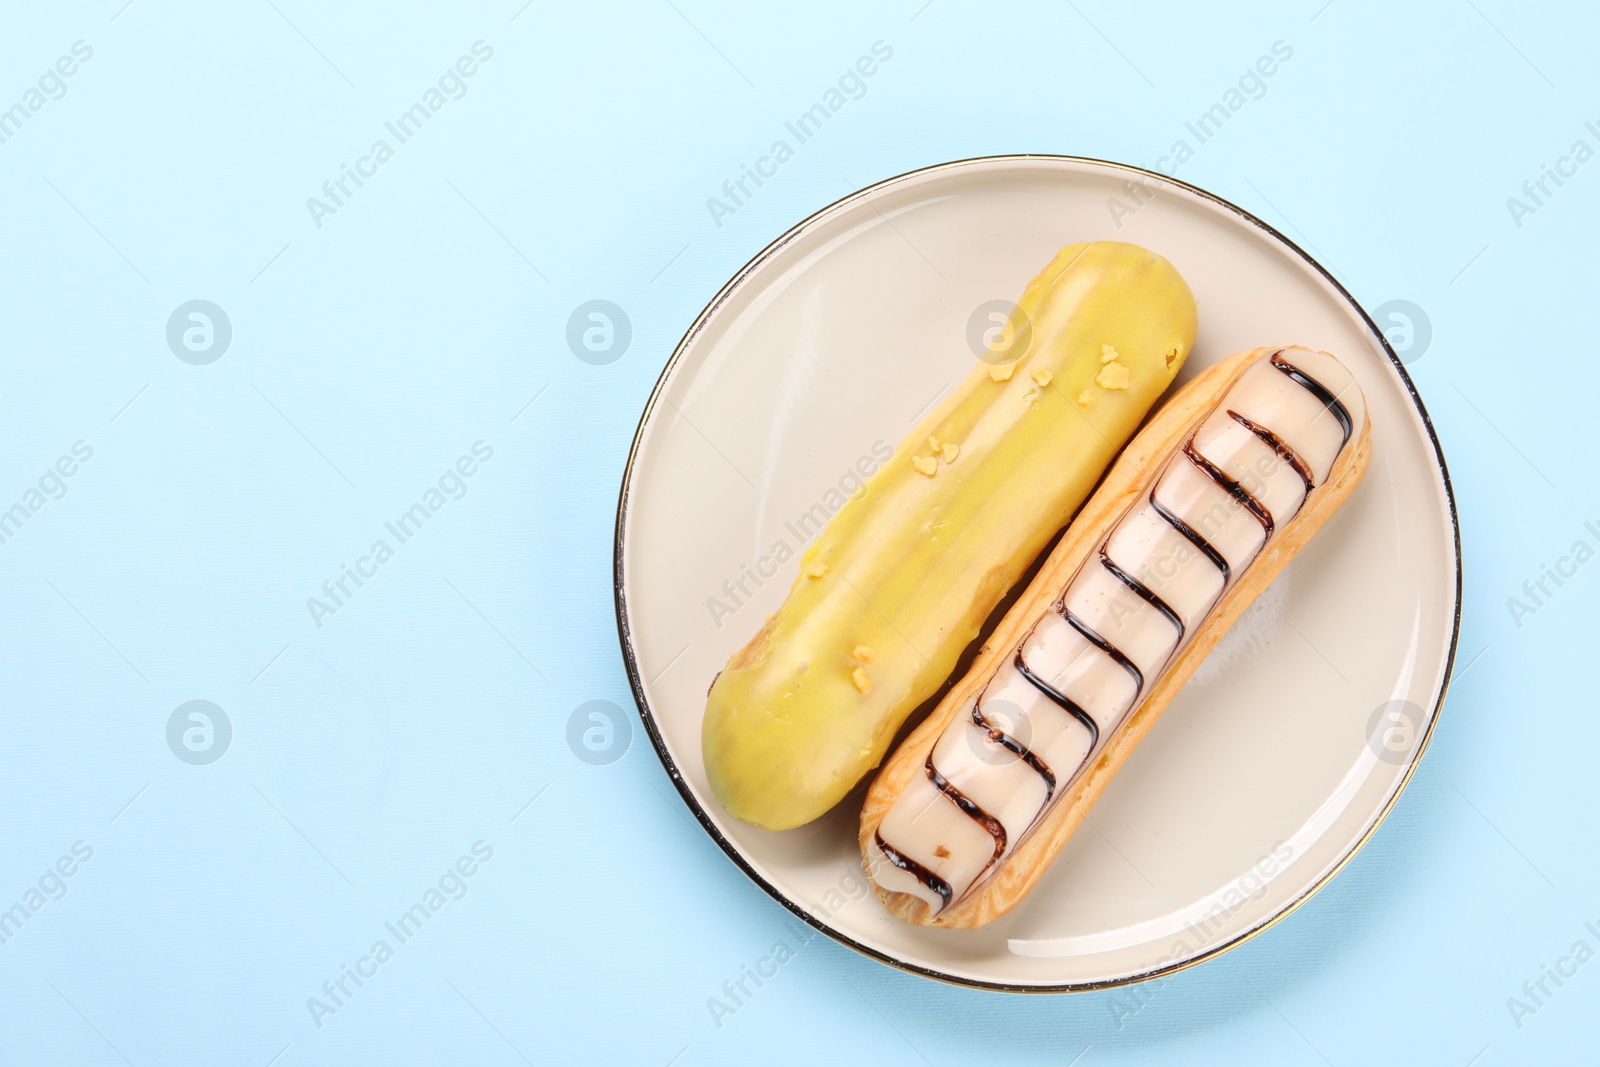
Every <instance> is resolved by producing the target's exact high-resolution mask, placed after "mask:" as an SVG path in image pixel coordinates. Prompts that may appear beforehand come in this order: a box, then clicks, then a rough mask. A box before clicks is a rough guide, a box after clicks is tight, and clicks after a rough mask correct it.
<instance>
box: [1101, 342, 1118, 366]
mask: <svg viewBox="0 0 1600 1067" xmlns="http://www.w3.org/2000/svg"><path fill="white" fill-rule="evenodd" d="M1116 358H1117V346H1116V345H1101V346H1100V362H1101V363H1110V362H1111V361H1112V360H1114V359H1116Z"/></svg>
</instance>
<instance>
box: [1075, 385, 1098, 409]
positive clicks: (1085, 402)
mask: <svg viewBox="0 0 1600 1067" xmlns="http://www.w3.org/2000/svg"><path fill="white" fill-rule="evenodd" d="M1093 403H1094V393H1093V391H1091V390H1090V389H1089V388H1088V387H1087V386H1085V387H1084V390H1083V392H1081V393H1079V394H1078V406H1079V407H1080V408H1086V407H1088V406H1089V405H1090V404H1093Z"/></svg>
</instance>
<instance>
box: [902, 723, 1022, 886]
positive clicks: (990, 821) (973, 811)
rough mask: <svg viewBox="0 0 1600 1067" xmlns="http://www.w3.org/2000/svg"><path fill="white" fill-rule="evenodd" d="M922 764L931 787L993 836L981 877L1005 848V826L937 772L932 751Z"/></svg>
mask: <svg viewBox="0 0 1600 1067" xmlns="http://www.w3.org/2000/svg"><path fill="white" fill-rule="evenodd" d="M922 766H923V769H925V770H926V771H927V772H928V781H930V782H932V783H933V787H934V788H935V789H937V790H938V791H939V792H941V793H943V794H944V795H945V796H946V797H947V798H948V799H949V801H950V803H952V804H954V805H955V806H956V807H958V808H960V809H961V814H963V815H965V816H966V817H967V818H969V819H971V820H972V821H973V822H975V823H977V824H978V825H979V826H981V827H983V828H984V829H985V830H987V831H988V832H989V836H990V837H992V838H994V855H993V856H990V857H989V862H988V863H985V864H984V865H983V870H982V871H979V872H978V878H979V879H981V878H982V877H983V875H984V873H985V872H987V871H988V870H989V868H990V867H993V866H994V865H995V862H996V861H997V860H999V859H1000V854H1001V853H1002V852H1004V851H1005V850H1006V828H1005V827H1004V826H1003V825H1001V823H1000V820H999V819H997V818H995V817H994V816H993V815H990V814H989V813H988V812H986V811H984V810H983V809H982V808H980V807H978V805H977V804H976V803H974V802H973V800H972V798H971V797H969V796H967V794H965V793H963V792H962V791H961V790H959V789H957V788H956V787H955V786H953V785H951V784H950V779H948V778H946V777H945V776H944V775H942V774H940V773H939V768H937V767H935V766H934V765H933V752H932V751H929V753H928V758H927V759H926V760H924V761H923V764H922ZM973 884H977V879H974V882H973Z"/></svg>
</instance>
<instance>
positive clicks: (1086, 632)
mask: <svg viewBox="0 0 1600 1067" xmlns="http://www.w3.org/2000/svg"><path fill="white" fill-rule="evenodd" d="M1056 610H1057V611H1058V612H1060V613H1061V617H1062V618H1064V619H1066V620H1067V623H1068V624H1069V625H1070V626H1071V627H1072V628H1073V629H1074V630H1076V631H1078V633H1079V634H1081V635H1082V636H1083V639H1084V640H1085V641H1087V642H1089V643H1090V644H1091V645H1093V646H1094V647H1095V648H1098V649H1099V650H1100V651H1101V652H1104V653H1105V654H1106V655H1108V656H1110V657H1111V658H1112V660H1113V661H1115V662H1116V664H1117V666H1119V667H1121V668H1122V669H1123V670H1125V671H1127V672H1128V674H1129V675H1131V676H1132V678H1133V701H1134V703H1135V704H1137V703H1138V702H1139V694H1140V693H1142V692H1144V672H1143V671H1141V670H1140V669H1139V668H1138V667H1137V666H1135V665H1134V662H1133V660H1131V659H1129V658H1128V657H1127V656H1125V655H1123V654H1122V649H1120V648H1118V647H1117V646H1116V645H1113V644H1112V643H1111V642H1110V641H1107V640H1106V639H1105V638H1103V637H1101V636H1100V635H1099V634H1098V633H1096V632H1095V631H1094V627H1092V626H1090V625H1089V624H1088V623H1086V622H1084V621H1083V620H1082V619H1080V618H1078V617H1077V616H1076V615H1074V614H1073V613H1072V612H1071V611H1069V610H1068V609H1067V608H1066V606H1065V605H1059V604H1058V605H1057V606H1056Z"/></svg>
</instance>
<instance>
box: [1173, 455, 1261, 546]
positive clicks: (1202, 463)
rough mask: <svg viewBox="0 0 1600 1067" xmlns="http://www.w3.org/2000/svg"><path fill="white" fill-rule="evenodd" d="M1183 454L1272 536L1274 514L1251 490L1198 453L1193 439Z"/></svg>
mask: <svg viewBox="0 0 1600 1067" xmlns="http://www.w3.org/2000/svg"><path fill="white" fill-rule="evenodd" d="M1183 454H1184V455H1185V456H1187V457H1189V462H1190V463H1193V464H1194V465H1195V466H1196V467H1197V468H1199V470H1200V473H1202V474H1204V475H1205V476H1206V477H1207V478H1210V479H1211V480H1212V481H1214V482H1216V483H1217V484H1218V485H1220V486H1222V488H1224V489H1226V490H1227V491H1228V494H1229V495H1230V496H1232V497H1233V499H1235V500H1237V501H1238V502H1239V503H1240V504H1242V505H1244V507H1245V510H1247V511H1248V512H1250V514H1252V515H1254V516H1255V517H1256V521H1257V522H1259V523H1261V528H1262V529H1263V530H1265V531H1266V534H1267V536H1268V537H1271V536H1272V513H1271V512H1270V511H1268V510H1267V509H1266V506H1265V505H1263V504H1262V503H1261V501H1259V500H1257V499H1256V498H1255V496H1254V494H1252V493H1251V492H1250V490H1248V489H1246V488H1245V487H1244V486H1242V485H1240V484H1239V483H1238V482H1236V481H1234V480H1233V479H1232V478H1230V477H1228V476H1227V475H1226V474H1224V473H1222V468H1221V467H1219V466H1217V465H1216V464H1215V463H1213V462H1211V461H1210V460H1209V459H1207V458H1206V457H1204V456H1202V455H1201V454H1200V453H1199V452H1198V451H1196V449H1195V447H1194V438H1192V437H1191V438H1190V439H1189V442H1188V443H1187V444H1185V445H1184V446H1183Z"/></svg>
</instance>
